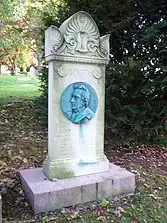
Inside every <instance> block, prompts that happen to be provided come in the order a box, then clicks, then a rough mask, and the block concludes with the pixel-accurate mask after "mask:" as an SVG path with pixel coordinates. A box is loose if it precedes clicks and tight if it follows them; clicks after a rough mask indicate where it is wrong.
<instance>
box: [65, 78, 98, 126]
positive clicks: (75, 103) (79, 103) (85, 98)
mask: <svg viewBox="0 0 167 223" xmlns="http://www.w3.org/2000/svg"><path fill="white" fill-rule="evenodd" d="M97 107H98V98H97V94H96V91H95V90H94V88H93V87H92V86H91V85H89V84H87V83H85V82H75V83H72V84H70V85H69V86H67V87H66V89H65V90H64V91H63V93H62V96H61V108H62V111H63V113H64V115H65V117H66V118H67V119H69V120H70V121H71V122H73V123H76V124H82V123H86V122H88V121H89V120H91V119H92V118H93V117H94V116H95V113H96V110H97Z"/></svg>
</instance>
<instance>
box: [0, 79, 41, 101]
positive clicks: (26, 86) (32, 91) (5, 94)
mask: <svg viewBox="0 0 167 223" xmlns="http://www.w3.org/2000/svg"><path fill="white" fill-rule="evenodd" d="M40 94H41V93H40V91H39V81H38V78H37V77H27V76H25V75H17V76H0V104H4V103H10V102H11V101H12V100H13V99H16V100H18V99H30V98H34V97H38V96H39V95H40Z"/></svg>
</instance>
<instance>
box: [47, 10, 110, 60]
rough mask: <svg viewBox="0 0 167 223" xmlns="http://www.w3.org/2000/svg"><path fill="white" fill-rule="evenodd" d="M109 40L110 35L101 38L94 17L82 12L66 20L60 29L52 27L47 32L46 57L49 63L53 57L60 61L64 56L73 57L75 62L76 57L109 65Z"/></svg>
mask: <svg viewBox="0 0 167 223" xmlns="http://www.w3.org/2000/svg"><path fill="white" fill-rule="evenodd" d="M109 38H110V35H109V34H107V35H105V36H102V37H100V34H99V30H98V27H97V25H96V23H95V22H94V20H93V19H92V17H91V16H90V15H89V14H87V13H86V12H83V11H81V12H78V13H76V14H74V15H73V16H71V17H70V18H69V19H68V20H66V21H65V22H64V23H63V24H62V25H61V26H60V28H59V29H58V28H57V27H56V26H54V25H52V26H50V27H49V28H48V29H47V30H46V42H45V57H46V60H47V61H49V60H51V59H53V55H54V56H56V58H57V59H58V58H59V57H60V58H59V59H60V60H62V57H63V56H64V57H66V58H68V57H71V56H73V58H74V60H75V57H76V58H81V59H83V58H84V57H85V58H90V59H93V60H94V63H96V62H97V63H99V60H104V62H103V63H107V62H108V61H109ZM96 59H97V61H96ZM83 62H84V60H83ZM85 62H87V61H85Z"/></svg>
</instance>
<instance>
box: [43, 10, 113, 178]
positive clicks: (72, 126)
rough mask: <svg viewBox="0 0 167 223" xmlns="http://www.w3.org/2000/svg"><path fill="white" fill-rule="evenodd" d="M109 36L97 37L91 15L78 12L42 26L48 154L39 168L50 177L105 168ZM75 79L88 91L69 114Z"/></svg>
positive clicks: (107, 162) (96, 28)
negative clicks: (46, 72) (46, 68)
mask: <svg viewBox="0 0 167 223" xmlns="http://www.w3.org/2000/svg"><path fill="white" fill-rule="evenodd" d="M109 36H110V35H105V36H103V37H100V33H99V30H98V27H97V25H96V24H95V22H94V20H93V19H92V17H91V16H90V15H89V14H87V13H86V12H83V11H81V12H77V13H75V14H74V15H73V16H71V17H70V18H69V19H68V20H66V21H65V22H64V23H63V24H62V25H61V26H60V28H57V27H55V26H50V27H49V28H48V29H47V30H46V36H45V57H46V60H47V62H48V65H49V101H48V104H49V107H48V157H47V159H46V161H45V163H44V168H43V171H44V174H45V175H46V176H47V177H48V178H49V179H50V180H54V179H55V178H59V179H63V178H67V177H74V176H81V175H85V174H91V173H97V172H102V171H107V170H108V168H109V161H108V160H107V158H106V157H105V155H104V100H105V98H104V97H105V66H106V64H107V63H108V62H109ZM76 83H82V87H83V88H85V89H84V90H83V91H88V94H87V96H84V97H83V94H82V95H81V93H80V95H79V96H81V98H82V99H81V100H82V103H83V104H84V105H83V107H84V106H85V109H83V111H82V112H81V113H79V115H78V116H74V117H73V114H74V113H77V112H76V111H75V109H74V108H72V106H74V105H73V102H72V101H73V95H74V92H72V87H73V86H75V85H76ZM70 86H72V87H70ZM80 87H81V86H80ZM66 93H67V94H66ZM89 94H90V95H89ZM88 95H89V96H88ZM96 97H97V99H96V100H94V98H96ZM86 98H87V100H86V103H85V99H86ZM95 101H96V103H95ZM97 101H98V103H97ZM62 102H63V103H64V104H63V105H62ZM78 107H79V106H78ZM80 109H81V107H80ZM74 111H75V112H74ZM85 111H87V112H88V114H87V115H85V116H84V117H83V119H82V120H80V118H78V117H82V115H83V114H84V112H85ZM93 113H94V114H93ZM76 117H77V118H76ZM84 119H88V121H87V120H86V121H87V122H86V121H85V120H84ZM83 163H84V164H86V165H82V164H83Z"/></svg>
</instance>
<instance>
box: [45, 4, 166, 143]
mask: <svg viewBox="0 0 167 223" xmlns="http://www.w3.org/2000/svg"><path fill="white" fill-rule="evenodd" d="M65 2H66V7H63V6H61V7H59V10H60V11H61V13H60V14H59V18H56V19H55V18H53V17H52V16H46V19H45V18H44V20H45V24H46V25H47V26H49V25H51V24H54V23H55V25H58V24H60V22H63V21H64V20H65V19H67V18H68V17H69V16H70V15H72V14H73V13H75V12H76V11H79V10H84V11H86V12H88V13H90V14H91V15H92V17H93V18H94V19H95V22H96V23H97V25H98V27H99V29H100V33H101V35H103V34H106V33H111V39H110V40H111V41H110V45H111V49H110V52H111V60H110V64H109V66H108V68H107V72H106V125H107V126H108V127H110V128H111V129H112V132H113V134H115V135H117V136H119V137H121V136H123V137H125V136H127V135H130V137H131V136H132V135H133V136H134V138H135V139H136V137H137V138H143V137H145V139H151V138H152V137H154V136H155V135H159V134H166V130H167V126H166V113H167V106H166V104H167V97H166V96H167V77H166V72H167V68H166V59H167V48H166V47H167V45H166V37H167V13H166V10H165V7H166V6H167V4H166V1H163V0H158V1H157V0H152V1H149V0H141V1H139V2H134V1H131V0H128V1H125V2H122V1H121V0H113V1H110V0H106V1H103V0H94V1H87V0H82V1H80V0H72V1H71V0H66V1H65ZM44 92H45V90H44ZM120 133H121V134H120ZM130 133H132V134H130Z"/></svg>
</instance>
